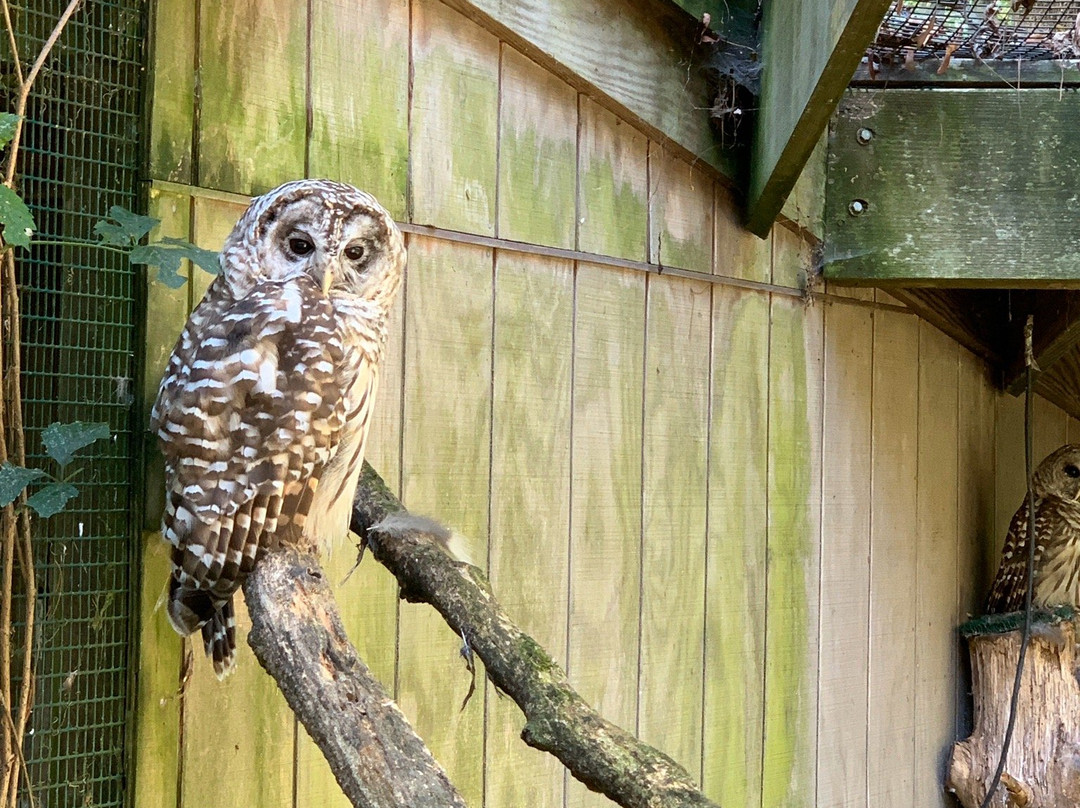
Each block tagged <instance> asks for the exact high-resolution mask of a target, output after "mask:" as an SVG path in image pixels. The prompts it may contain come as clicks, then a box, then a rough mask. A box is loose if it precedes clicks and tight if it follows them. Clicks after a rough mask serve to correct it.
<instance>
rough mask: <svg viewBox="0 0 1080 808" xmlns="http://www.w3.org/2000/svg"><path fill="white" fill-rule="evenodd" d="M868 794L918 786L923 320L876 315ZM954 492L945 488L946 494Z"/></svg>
mask: <svg viewBox="0 0 1080 808" xmlns="http://www.w3.org/2000/svg"><path fill="white" fill-rule="evenodd" d="M873 386H874V393H873V410H872V414H871V420H872V423H873V437H872V442H871V464H872V468H871V477H872V488H871V494H870V495H871V515H870V632H869V639H870V660H869V670H868V688H869V691H870V693H872V694H873V698H871V699H870V705H869V712H868V716H867V736H866V782H867V802H868V804H869V805H871V806H874V808H908V806H910V805H911V804H912V795H913V794H914V788H915V726H916V721H917V720H918V719H917V712H916V703H915V674H916V670H915V646H916V643H917V642H918V641H919V640H918V637H917V634H916V619H917V612H916V603H915V597H914V596H913V592H912V584H913V582H914V581H915V580H916V577H917V574H918V558H917V549H918V543H917V539H918V534H917V526H916V520H915V518H914V515H915V514H916V512H917V501H918V500H917V480H916V472H917V461H918V446H919V433H918V417H919V320H918V319H917V318H915V317H913V316H911V315H908V314H902V313H899V312H892V311H878V312H875V313H874V378H873ZM947 495H948V494H947V493H946V496H947Z"/></svg>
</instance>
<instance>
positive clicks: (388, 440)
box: [296, 296, 405, 808]
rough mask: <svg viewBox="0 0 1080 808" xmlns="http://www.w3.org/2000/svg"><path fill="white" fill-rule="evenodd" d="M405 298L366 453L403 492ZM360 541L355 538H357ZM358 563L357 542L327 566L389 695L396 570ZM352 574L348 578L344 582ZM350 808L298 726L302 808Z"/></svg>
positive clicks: (349, 623)
mask: <svg viewBox="0 0 1080 808" xmlns="http://www.w3.org/2000/svg"><path fill="white" fill-rule="evenodd" d="M404 310H405V306H404V300H403V296H399V297H398V299H397V303H396V304H395V306H394V313H393V319H392V320H391V324H390V342H389V344H388V345H387V354H386V356H385V358H384V359H383V364H382V368H381V370H380V374H379V376H380V378H379V390H378V393H377V398H376V401H375V410H374V412H373V414H372V421H371V429H370V431H369V433H368V440H367V447H366V448H365V454H366V457H367V460H368V462H370V463H371V465H372V466H373V467H374V468H375V469H376V470H377V471H378V472H379V473H380V474H381V475H382V477H383V479H384V480H386V484H387V485H388V486H390V488H391V490H394V491H397V490H399V477H400V475H399V473H398V470H399V461H400V455H401V450H400V447H401V395H402V374H403V362H404ZM354 538H355V537H354ZM355 563H356V552H355V550H354V547H353V543H351V542H345V543H343V544H342V545H340V546H338V547H336V548H334V550H333V552H331V553H330V554H329V557H328V558H324V559H323V567H324V569H325V571H326V575H327V578H328V580H329V581H330V583H331V585H332V586H333V587H334V597H335V599H336V600H337V603H338V608H339V609H340V610H341V617H342V621H343V622H344V624H345V630H346V631H347V632H348V634H349V638H350V639H351V640H352V642H353V644H354V645H355V646H356V648H357V650H358V651H359V652H360V657H361V658H362V659H363V660H364V662H365V663H366V664H367V666H368V667H369V668H370V669H371V672H372V673H373V674H374V675H375V676H377V677H378V679H379V681H381V682H382V683H383V685H384V686H385V687H386V689H387V691H388V692H390V693H393V690H394V668H395V662H396V661H397V660H396V651H397V648H396V646H397V593H398V588H397V581H396V580H395V578H394V576H393V575H391V573H390V571H389V570H387V569H386V568H385V567H384V566H382V565H381V564H379V563H377V562H376V561H375V560H374V559H373V558H371V557H370V555H368V556H365V558H364V561H363V563H361V564H360V566H359V567H357V568H356V569H355V570H353V571H352V574H351V575H350V574H349V572H350V570H352V568H353V565H354V564H355ZM346 576H348V580H347V581H346V580H344V579H345V577H346ZM305 805H317V806H320V808H350V806H351V805H352V803H351V802H349V800H348V799H347V798H346V797H345V795H344V793H343V792H342V791H341V788H340V786H338V784H337V780H335V779H334V775H333V773H332V772H331V771H330V767H329V765H328V764H327V763H326V759H325V758H324V757H323V755H322V753H321V752H320V751H319V749H318V747H316V746H315V743H314V741H312V740H311V738H310V736H309V735H308V734H307V731H306V730H305V729H304V728H303V727H302V726H300V727H298V728H297V737H296V806H297V807H299V806H305Z"/></svg>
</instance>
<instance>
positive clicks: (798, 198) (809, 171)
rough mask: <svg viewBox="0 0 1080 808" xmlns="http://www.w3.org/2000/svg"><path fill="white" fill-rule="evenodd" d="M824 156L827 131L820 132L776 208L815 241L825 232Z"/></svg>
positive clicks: (826, 150) (826, 154)
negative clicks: (813, 236) (807, 156)
mask: <svg viewBox="0 0 1080 808" xmlns="http://www.w3.org/2000/svg"><path fill="white" fill-rule="evenodd" d="M828 153H829V137H828V133H827V132H823V133H822V134H821V137H819V138H818V141H817V145H816V146H814V150H813V151H812V152H810V156H809V158H807V160H806V164H805V165H804V166H803V169H802V172H801V173H800V174H799V178H798V179H797V180H796V181H795V185H794V186H793V187H792V189H791V194H790V195H789V196H788V198H787V199H786V200H784V206H783V208H781V209H780V214H781V215H782V216H786V217H787V218H788V219H790V220H791V221H793V222H795V224H797V225H799V227H801V228H803V229H804V230H806V231H807V232H809V233H813V234H814V235H815V236H817V237H818V238H823V237H824V231H825V168H826V162H827V157H828Z"/></svg>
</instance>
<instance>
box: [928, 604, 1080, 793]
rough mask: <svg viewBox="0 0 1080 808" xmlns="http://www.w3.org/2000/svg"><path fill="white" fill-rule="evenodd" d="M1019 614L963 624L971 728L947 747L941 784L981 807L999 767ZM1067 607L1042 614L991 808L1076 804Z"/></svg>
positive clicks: (1074, 688)
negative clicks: (968, 662)
mask: <svg viewBox="0 0 1080 808" xmlns="http://www.w3.org/2000/svg"><path fill="white" fill-rule="evenodd" d="M1022 621H1023V615H1001V616H993V617H987V618H979V619H977V620H973V621H971V622H969V623H968V624H966V625H965V626H963V627H962V628H961V633H962V634H964V635H965V636H967V639H968V650H969V652H970V654H971V675H972V694H973V696H974V699H975V728H974V730H973V732H972V734H971V736H970V737H969V738H967V739H966V740H964V741H961V742H959V743H957V744H956V745H955V746H954V747H953V751H952V758H951V760H950V762H949V773H948V777H947V779H946V787H947V788H948V789H949V790H950V791H953V792H954V793H955V794H956V797H957V799H958V800H959V801H960V803H961V804H962V805H963V806H964V808H979V806H980V805H981V804H982V800H983V798H984V797H985V795H986V791H987V788H988V787H989V785H990V781H991V780H992V779H993V776H994V771H995V769H996V768H997V763H998V758H999V756H1000V754H1001V744H1002V741H1003V739H1004V737H1005V728H1006V726H1007V724H1008V721H1009V709H1010V700H1011V698H1012V689H1013V680H1014V677H1015V675H1016V661H1017V657H1018V656H1019V653H1020V640H1021V632H1020V631H1019V630H1017V629H1016V626H1017V625H1019V624H1020V623H1022ZM1076 635H1077V620H1076V619H1075V618H1074V617H1073V616H1072V613H1071V611H1065V612H1058V613H1055V614H1052V615H1040V617H1039V619H1038V620H1037V621H1035V622H1033V625H1032V635H1031V643H1030V645H1029V646H1028V652H1027V659H1026V660H1025V662H1024V674H1023V678H1022V679H1021V685H1020V698H1019V702H1018V705H1017V714H1016V728H1015V730H1014V733H1013V738H1012V743H1011V745H1010V747H1009V754H1008V758H1007V760H1006V765H1005V769H1004V774H1003V776H1002V778H1001V785H1000V786H999V787H998V789H997V791H996V792H995V794H994V799H993V801H992V802H991V803H990V805H991V806H993V808H1057V806H1080V682H1078V679H1077V676H1078V674H1080V670H1078V667H1080V657H1078V655H1077V647H1076Z"/></svg>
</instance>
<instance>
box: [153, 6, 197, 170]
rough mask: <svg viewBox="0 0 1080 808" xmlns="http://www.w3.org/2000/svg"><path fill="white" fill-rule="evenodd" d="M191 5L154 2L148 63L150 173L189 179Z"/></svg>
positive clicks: (192, 56)
mask: <svg viewBox="0 0 1080 808" xmlns="http://www.w3.org/2000/svg"><path fill="white" fill-rule="evenodd" d="M195 8H196V6H195V4H194V3H192V2H190V0H159V2H157V3H155V4H154V41H155V43H157V44H156V47H154V49H153V55H154V62H153V65H151V74H150V82H151V90H150V98H151V108H150V178H151V179H155V180H171V181H172V182H183V183H191V180H192V176H191V168H192V161H191V144H192V138H193V131H192V127H193V126H194V118H195V31H196V20H195Z"/></svg>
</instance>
